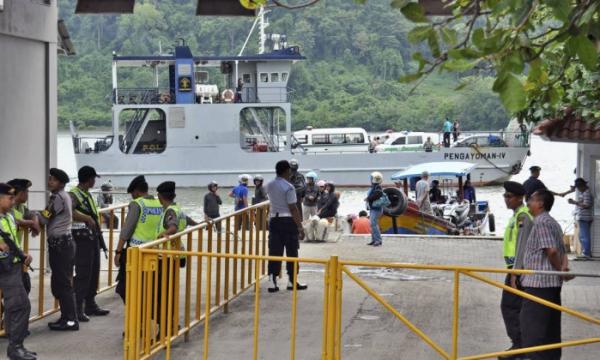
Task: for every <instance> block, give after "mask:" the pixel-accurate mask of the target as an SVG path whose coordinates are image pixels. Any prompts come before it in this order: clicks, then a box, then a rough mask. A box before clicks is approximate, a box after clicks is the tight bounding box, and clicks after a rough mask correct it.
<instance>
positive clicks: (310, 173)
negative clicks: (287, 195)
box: [306, 171, 318, 181]
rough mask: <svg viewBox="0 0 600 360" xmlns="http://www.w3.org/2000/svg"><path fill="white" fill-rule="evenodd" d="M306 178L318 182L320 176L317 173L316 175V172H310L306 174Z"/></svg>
mask: <svg viewBox="0 0 600 360" xmlns="http://www.w3.org/2000/svg"><path fill="white" fill-rule="evenodd" d="M306 178H307V179H308V178H311V179H313V181H317V179H318V176H317V173H316V172H314V171H309V172H308V173H307V174H306Z"/></svg>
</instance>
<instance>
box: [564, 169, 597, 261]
mask: <svg viewBox="0 0 600 360" xmlns="http://www.w3.org/2000/svg"><path fill="white" fill-rule="evenodd" d="M573 191H575V200H573V199H569V204H571V205H575V211H574V214H575V221H577V224H578V225H579V242H580V243H581V249H582V253H583V254H582V256H578V257H577V260H588V259H590V258H591V257H592V235H591V227H592V220H594V197H593V196H592V192H591V191H590V188H589V186H588V184H587V181H585V179H583V178H577V179H575V185H574V186H573V187H571V191H568V192H566V193H565V194H564V195H566V194H569V193H571V192H573Z"/></svg>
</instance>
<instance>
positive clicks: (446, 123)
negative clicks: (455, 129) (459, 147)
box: [442, 116, 452, 147]
mask: <svg viewBox="0 0 600 360" xmlns="http://www.w3.org/2000/svg"><path fill="white" fill-rule="evenodd" d="M442 132H443V133H444V147H450V134H451V133H452V121H450V118H448V117H447V116H446V120H445V121H444V126H443V127H442Z"/></svg>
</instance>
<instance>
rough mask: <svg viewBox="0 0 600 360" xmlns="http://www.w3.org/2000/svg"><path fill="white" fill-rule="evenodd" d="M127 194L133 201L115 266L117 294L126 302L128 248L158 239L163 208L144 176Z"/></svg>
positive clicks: (136, 178) (131, 184) (130, 186)
mask: <svg viewBox="0 0 600 360" xmlns="http://www.w3.org/2000/svg"><path fill="white" fill-rule="evenodd" d="M127 192H128V193H129V194H131V198H132V199H133V200H132V201H131V202H130V203H129V207H128V210H127V218H125V222H124V224H123V227H122V229H121V234H120V235H119V244H118V245H117V250H116V251H115V259H114V261H115V266H116V267H118V268H119V274H118V275H117V287H116V289H115V292H116V293H117V294H119V296H121V299H123V302H125V290H126V289H127V287H126V283H125V278H126V276H125V264H127V248H128V247H130V246H140V245H142V244H144V243H146V242H150V241H153V240H155V239H156V231H157V230H156V229H157V228H158V226H159V223H160V219H161V216H162V213H163V208H162V205H161V204H160V202H159V201H158V199H155V198H154V196H152V195H149V194H148V183H147V182H146V179H145V178H144V175H139V176H137V177H135V178H134V179H133V180H131V183H129V187H128V188H127Z"/></svg>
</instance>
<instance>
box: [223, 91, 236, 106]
mask: <svg viewBox="0 0 600 360" xmlns="http://www.w3.org/2000/svg"><path fill="white" fill-rule="evenodd" d="M221 97H222V98H223V101H224V102H226V103H230V102H233V99H235V93H234V92H233V90H231V89H225V90H223V93H221Z"/></svg>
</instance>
